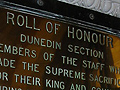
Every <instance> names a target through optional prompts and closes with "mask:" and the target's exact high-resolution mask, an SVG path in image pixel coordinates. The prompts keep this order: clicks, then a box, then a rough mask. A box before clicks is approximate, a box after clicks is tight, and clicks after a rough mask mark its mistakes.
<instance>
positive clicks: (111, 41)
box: [0, 2, 120, 90]
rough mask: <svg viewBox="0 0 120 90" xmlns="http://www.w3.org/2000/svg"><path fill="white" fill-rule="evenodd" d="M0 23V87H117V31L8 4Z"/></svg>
mask: <svg viewBox="0 0 120 90" xmlns="http://www.w3.org/2000/svg"><path fill="white" fill-rule="evenodd" d="M89 16H90V17H91V19H93V20H94V18H93V14H91V15H89ZM95 18H96V17H95ZM0 21H1V22H0V25H1V26H0V90H5V89H6V90H9V89H11V90H12V88H13V89H15V88H16V90H118V89H119V87H120V71H119V70H120V69H119V65H120V62H119V59H120V47H119V45H120V38H119V33H116V32H118V31H119V30H118V29H117V30H114V29H113V28H112V29H111V28H108V27H106V26H102V25H98V24H94V23H88V22H85V21H82V20H76V19H73V18H72V19H71V18H67V17H64V16H63V15H59V14H53V13H49V12H46V11H43V10H38V9H34V8H28V7H26V6H22V5H18V4H14V3H7V2H2V3H1V8H0ZM115 31H116V32H115Z"/></svg>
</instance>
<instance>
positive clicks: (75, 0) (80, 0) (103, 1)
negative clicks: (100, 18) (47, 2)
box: [58, 0, 120, 18]
mask: <svg viewBox="0 0 120 90" xmlns="http://www.w3.org/2000/svg"><path fill="white" fill-rule="evenodd" d="M58 1H61V2H65V3H68V4H72V5H76V6H79V7H84V8H88V9H91V10H94V11H98V12H101V13H105V14H109V15H111V16H115V17H118V18H120V0H58Z"/></svg>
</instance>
